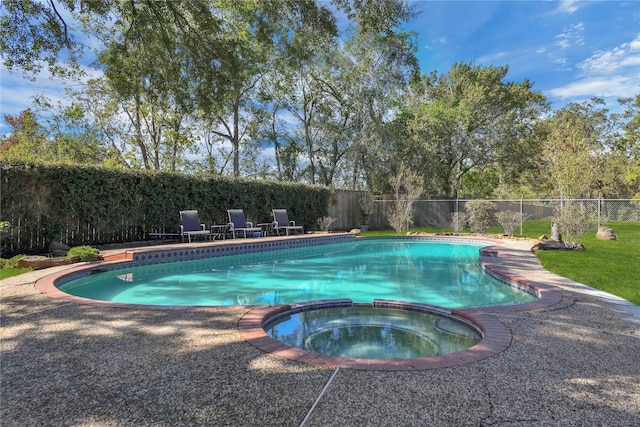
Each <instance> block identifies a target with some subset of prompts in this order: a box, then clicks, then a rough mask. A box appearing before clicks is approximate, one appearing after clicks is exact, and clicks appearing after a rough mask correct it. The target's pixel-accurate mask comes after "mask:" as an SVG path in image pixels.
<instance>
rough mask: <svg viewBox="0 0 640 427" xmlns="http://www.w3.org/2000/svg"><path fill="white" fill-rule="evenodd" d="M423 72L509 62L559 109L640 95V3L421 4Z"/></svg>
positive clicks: (513, 76) (514, 73)
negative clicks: (463, 64)
mask: <svg viewBox="0 0 640 427" xmlns="http://www.w3.org/2000/svg"><path fill="white" fill-rule="evenodd" d="M416 6H417V9H418V10H419V11H420V12H421V13H420V15H419V16H418V17H417V18H416V19H415V22H413V23H412V25H411V26H410V28H411V29H414V30H416V31H417V32H418V33H419V37H418V48H419V50H418V58H419V60H420V67H421V70H422V72H423V73H427V72H429V71H432V70H437V71H438V72H441V73H444V72H447V71H448V70H450V69H451V66H452V65H453V64H454V63H455V62H460V61H465V62H468V61H474V62H475V63H476V64H477V65H483V66H488V65H494V66H498V65H509V74H508V75H507V79H508V80H513V81H522V80H524V79H529V80H530V81H532V82H534V89H535V90H539V91H542V92H543V93H544V94H545V95H546V96H547V98H548V99H549V101H551V103H552V107H553V108H562V107H563V106H564V105H566V104H567V103H568V102H581V101H583V100H588V99H590V98H591V97H593V96H598V97H602V98H605V100H606V101H607V105H608V106H609V107H610V108H611V107H614V106H615V105H616V104H617V102H616V101H617V99H618V98H621V97H630V96H633V95H635V94H637V93H640V1H638V0H630V1H572V0H566V1H519V0H511V1H417V2H416Z"/></svg>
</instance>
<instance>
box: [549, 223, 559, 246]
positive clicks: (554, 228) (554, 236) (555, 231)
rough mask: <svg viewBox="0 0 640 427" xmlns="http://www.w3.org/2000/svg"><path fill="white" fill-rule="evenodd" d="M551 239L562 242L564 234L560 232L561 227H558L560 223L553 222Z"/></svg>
mask: <svg viewBox="0 0 640 427" xmlns="http://www.w3.org/2000/svg"><path fill="white" fill-rule="evenodd" d="M551 240H553V241H555V242H562V235H561V234H560V229H559V228H558V224H556V223H555V222H554V223H553V224H551Z"/></svg>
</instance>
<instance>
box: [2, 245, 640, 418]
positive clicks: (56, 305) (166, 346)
mask: <svg viewBox="0 0 640 427" xmlns="http://www.w3.org/2000/svg"><path fill="white" fill-rule="evenodd" d="M531 246H532V244H531V243H530V242H526V241H516V240H504V244H502V245H501V246H500V252H501V253H502V254H503V255H505V256H501V257H498V258H497V260H496V261H495V262H497V263H499V264H500V266H501V268H503V269H504V271H505V272H507V273H508V274H509V275H510V276H512V277H521V278H527V279H528V280H532V281H536V282H539V283H544V284H546V285H550V286H553V287H554V288H555V289H557V290H559V291H560V293H561V294H562V300H561V302H559V303H557V304H554V305H551V306H548V307H544V308H537V309H533V310H528V311H500V310H496V311H495V312H491V311H490V312H489V313H488V315H489V316H491V317H493V318H494V319H496V320H498V321H499V322H501V323H502V324H504V325H505V326H506V327H507V328H508V329H509V330H510V331H511V334H512V341H511V344H510V346H509V347H508V348H507V349H506V350H504V351H502V352H500V353H499V354H497V355H494V356H492V357H489V358H486V359H483V360H480V361H477V362H473V363H469V364H465V365H463V366H455V367H450V368H441V369H431V370H420V371H395V372H385V371H365V370H354V369H350V370H347V369H340V368H336V369H327V368H326V367H323V366H317V365H313V364H304V363H299V362H295V361H291V360H288V359H285V358H280V357H277V356H275V355H273V354H270V353H265V352H263V351H261V350H259V349H258V348H256V347H254V346H252V345H250V344H249V343H247V342H246V341H245V340H244V339H243V338H242V336H241V334H240V331H239V330H238V324H239V322H240V319H241V318H242V317H243V316H244V315H245V314H246V313H248V312H249V311H250V308H203V309H189V310H176V309H170V308H168V309H165V310H162V309H154V310H149V309H131V308H119V307H106V306H97V305H85V304H78V303H75V302H69V301H64V300H57V299H53V298H51V297H49V296H48V295H45V294H42V293H40V292H38V291H37V290H36V289H35V282H36V281H37V280H38V279H39V278H41V277H44V276H45V275H48V274H51V273H53V272H55V271H56V270H62V269H65V268H69V267H54V268H52V269H47V270H40V271H34V272H31V273H28V274H24V275H21V276H17V277H14V278H10V279H5V280H3V281H2V282H1V284H0V304H1V307H0V308H1V310H0V316H1V318H0V320H1V326H0V330H1V336H0V338H1V343H0V368H1V372H0V382H1V383H0V386H1V395H0V398H1V401H0V402H1V403H0V424H1V425H2V426H26V425H29V426H39V425H56V426H63V425H73V426H89V425H93V426H146V425H167V426H169V425H170V426H178V425H233V426H244V425H247V426H249V425H251V426H257V425H260V426H262V425H291V426H300V425H305V426H327V425H340V426H351V425H353V426H361V425H393V426H398V425H419V426H425V425H434V426H442V425H456V426H457V425H526V426H531V425H535V426H547V425H563V426H566V425H581V426H582V425H616V426H636V425H639V424H640V307H638V306H635V305H633V304H630V303H625V302H624V301H622V300H620V299H618V298H616V297H613V296H610V295H608V294H605V293H602V292H599V291H594V290H593V289H590V288H588V287H585V286H584V285H581V284H579V283H575V282H573V281H570V280H568V279H565V278H562V277H559V276H557V275H554V274H551V273H549V272H547V271H546V270H544V269H543V268H542V267H541V266H540V263H539V261H538V259H537V258H536V257H535V255H533V254H532V253H531V252H530V247H531ZM630 268H633V266H630Z"/></svg>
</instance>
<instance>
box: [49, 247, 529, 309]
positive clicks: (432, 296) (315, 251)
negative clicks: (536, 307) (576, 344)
mask: <svg viewBox="0 0 640 427" xmlns="http://www.w3.org/2000/svg"><path fill="white" fill-rule="evenodd" d="M480 247H481V245H479V244H462V243H448V242H434V241H428V240H421V239H409V238H399V239H351V240H350V241H345V242H341V243H333V244H325V245H317V246H313V247H307V248H304V250H301V249H299V248H294V249H279V250H267V251H259V252H256V253H248V254H247V253H245V254H241V255H231V256H218V257H213V258H204V259H198V260H192V261H181V262H171V263H166V264H155V265H148V266H137V267H124V268H118V269H114V270H111V271H99V272H96V271H94V272H93V274H90V275H87V276H85V277H81V278H78V279H74V280H71V281H68V282H66V283H64V284H61V285H60V286H58V288H59V290H60V291H62V292H65V293H68V294H71V295H76V296H80V297H84V298H89V299H94V300H101V301H110V302H118V303H127V304H143V305H184V306H237V305H277V304H293V303H298V302H301V301H310V300H322V299H334V298H349V299H351V300H353V301H354V302H357V303H370V302H371V301H372V300H373V299H375V298H379V299H387V300H403V301H415V302H420V303H426V304H433V305H437V306H442V307H449V308H463V307H481V306H493V305H511V304H523V303H527V302H531V301H534V300H536V297H535V296H533V295H531V294H528V293H526V292H523V291H521V290H519V289H516V288H513V287H511V286H508V285H506V284H504V283H502V282H500V281H498V280H496V279H494V278H493V277H491V276H490V275H488V274H487V273H485V272H484V271H483V270H482V268H481V266H480V265H479V263H478V256H479V252H478V250H479V248H480Z"/></svg>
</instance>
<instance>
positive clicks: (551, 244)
mask: <svg viewBox="0 0 640 427" xmlns="http://www.w3.org/2000/svg"><path fill="white" fill-rule="evenodd" d="M531 250H532V251H533V252H535V251H538V250H545V251H549V250H554V251H584V246H582V245H581V244H580V243H564V242H558V241H557V240H541V241H540V242H539V243H536V244H535V245H533V247H532V248H531Z"/></svg>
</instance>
